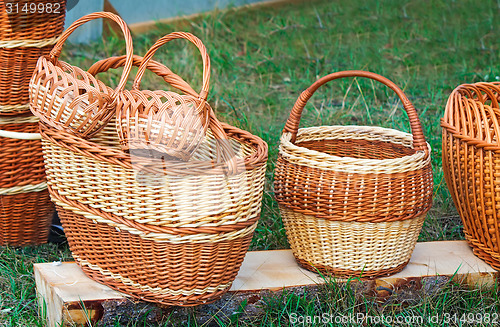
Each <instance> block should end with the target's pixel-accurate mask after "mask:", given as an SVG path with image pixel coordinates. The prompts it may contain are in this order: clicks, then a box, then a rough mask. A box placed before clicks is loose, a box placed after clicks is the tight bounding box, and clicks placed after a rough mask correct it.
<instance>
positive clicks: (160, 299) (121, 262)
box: [57, 206, 253, 306]
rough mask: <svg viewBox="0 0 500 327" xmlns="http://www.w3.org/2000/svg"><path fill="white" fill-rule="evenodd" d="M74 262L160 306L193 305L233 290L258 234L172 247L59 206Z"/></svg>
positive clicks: (111, 284) (110, 284)
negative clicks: (249, 248)
mask: <svg viewBox="0 0 500 327" xmlns="http://www.w3.org/2000/svg"><path fill="white" fill-rule="evenodd" d="M57 212H58V213H59V217H60V218H61V221H62V223H63V227H64V231H65V234H66V237H67V239H68V243H69V247H70V250H71V253H72V254H73V258H74V259H75V261H76V262H77V263H78V265H79V266H80V267H81V268H82V270H83V272H84V273H85V274H86V275H87V276H88V277H89V278H91V279H93V280H95V281H97V282H100V283H102V284H105V285H106V286H108V287H110V288H112V289H114V290H117V291H119V292H122V293H125V294H129V295H131V296H134V297H136V298H139V299H142V300H145V301H149V302H156V303H158V304H161V305H169V306H171V305H176V306H194V305H200V304H207V303H211V302H214V301H216V300H218V299H219V298H220V297H221V296H222V295H223V294H225V293H226V292H227V291H229V289H230V288H231V284H232V282H233V280H234V279H235V278H236V275H237V274H238V271H239V268H240V266H241V263H242V262H243V259H244V257H245V254H246V252H247V250H248V247H249V245H250V242H251V240H252V235H253V233H250V234H248V235H245V236H243V237H239V238H235V239H230V240H227V241H221V242H205V243H179V244H174V243H169V242H159V241H158V242H157V241H153V240H149V239H144V238H141V237H140V236H138V235H134V234H132V233H129V232H127V231H120V230H119V229H117V228H115V227H113V226H110V225H108V224H105V223H102V222H94V221H93V220H92V219H89V218H86V217H85V216H83V215H81V214H78V213H75V212H73V211H71V210H68V209H65V208H63V207H61V206H57Z"/></svg>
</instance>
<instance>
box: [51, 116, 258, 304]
mask: <svg viewBox="0 0 500 327" xmlns="http://www.w3.org/2000/svg"><path fill="white" fill-rule="evenodd" d="M212 114H213V113H212ZM212 117H213V116H212ZM114 124H115V121H114V120H113V121H112V122H110V124H108V125H107V126H106V127H105V128H104V129H103V130H102V131H101V132H100V133H98V134H97V135H96V136H95V137H94V138H92V139H91V140H88V141H86V140H82V139H80V138H78V137H76V136H74V135H72V134H69V133H64V132H60V131H56V130H53V129H51V128H47V127H46V126H43V125H42V137H43V145H44V153H45V160H46V161H45V163H46V169H47V176H48V185H49V190H50V193H51V197H52V200H53V201H54V202H55V203H56V204H57V205H58V206H59V207H60V208H61V211H60V215H61V219H62V223H63V226H64V228H65V231H66V235H67V237H68V242H69V245H70V248H71V251H72V253H73V255H74V257H75V260H77V262H78V263H79V264H80V265H81V267H82V269H83V270H84V271H85V273H86V274H87V275H89V276H90V277H91V278H93V279H95V280H97V281H101V282H103V283H105V284H106V285H108V286H110V287H112V288H114V289H117V290H119V291H121V292H124V293H127V294H131V295H133V296H136V297H140V298H143V299H145V300H148V301H154V302H158V303H163V304H168V305H196V304H201V303H205V302H210V301H213V300H215V299H217V298H218V297H220V296H221V295H222V294H223V293H224V292H226V291H227V290H228V289H229V287H230V285H231V282H232V281H233V280H234V278H235V277H236V274H237V272H238V270H239V267H240V265H241V262H242V260H243V257H244V254H245V252H246V251H247V250H248V245H249V243H250V240H251V237H252V234H253V230H254V229H255V226H256V223H257V221H258V217H259V215H260V209H261V198H262V191H263V186H264V173H265V163H266V160H267V146H266V144H265V143H264V142H263V141H262V140H261V139H260V138H258V137H256V136H253V135H251V134H250V133H248V132H245V131H242V130H239V129H237V128H235V127H231V126H229V125H225V124H223V125H222V127H223V130H224V131H225V133H226V134H227V135H228V137H229V140H230V144H231V146H232V148H233V150H234V153H235V154H236V157H237V161H238V162H239V163H240V166H239V167H240V168H241V169H240V171H239V172H235V173H233V174H229V175H228V174H227V173H225V172H226V171H227V169H226V163H224V162H217V161H216V158H217V151H215V150H216V148H217V145H216V143H217V142H216V140H215V139H214V138H213V136H212V135H213V134H212V133H211V132H210V133H208V136H207V138H206V140H205V141H204V142H203V143H202V144H201V145H200V146H199V148H198V149H197V151H196V152H195V153H194V155H193V157H192V159H191V161H188V162H183V161H166V160H162V159H161V158H159V157H158V156H156V157H155V155H158V154H157V153H153V154H152V156H151V157H149V158H146V157H144V156H139V155H136V154H134V153H132V154H127V153H124V152H122V151H121V150H120V146H119V140H118V137H117V134H116V130H115V126H114ZM163 159H165V158H163Z"/></svg>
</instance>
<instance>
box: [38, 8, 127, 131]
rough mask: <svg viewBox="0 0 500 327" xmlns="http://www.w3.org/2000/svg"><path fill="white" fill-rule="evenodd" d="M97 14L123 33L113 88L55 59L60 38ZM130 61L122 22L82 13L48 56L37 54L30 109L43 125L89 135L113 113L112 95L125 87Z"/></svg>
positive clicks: (60, 49)
mask: <svg viewBox="0 0 500 327" xmlns="http://www.w3.org/2000/svg"><path fill="white" fill-rule="evenodd" d="M98 18H109V19H111V20H113V21H114V22H116V23H117V24H118V25H119V26H120V28H121V29H122V31H123V34H124V36H125V42H126V52H127V60H126V62H125V64H124V70H123V75H122V78H121V79H120V82H119V84H118V86H117V88H116V90H113V89H111V88H109V87H108V86H106V85H105V84H104V83H103V82H101V81H99V80H97V79H96V78H95V77H94V76H93V75H92V74H90V73H88V72H86V71H84V70H82V69H80V68H78V67H76V66H71V65H69V64H67V63H65V62H62V61H59V60H58V57H59V55H60V53H61V51H62V47H63V45H64V42H65V41H66V39H67V38H68V37H69V36H70V35H71V33H73V31H74V30H75V29H76V28H78V27H79V26H81V25H83V24H85V23H86V22H89V21H91V20H94V19H98ZM132 62H133V58H132V37H131V35H130V31H129V30H128V28H127V25H126V24H125V22H124V21H123V20H122V19H121V18H120V17H118V16H116V15H114V14H111V13H105V12H101V13H93V14H90V15H86V16H84V17H82V18H80V19H78V20H77V21H75V22H74V23H73V24H72V25H71V26H70V27H69V28H68V29H67V30H65V31H64V33H63V34H62V35H61V37H60V38H59V40H58V42H57V43H56V45H55V46H54V48H53V49H52V51H51V52H50V54H49V55H48V56H42V57H40V58H39V60H38V62H37V64H36V69H35V72H34V73H33V76H32V77H31V80H30V85H29V93H30V109H31V111H32V112H33V114H34V115H35V116H37V117H39V118H40V120H41V121H42V122H43V123H44V124H46V125H50V126H52V127H54V128H56V129H59V130H61V131H66V132H69V133H74V134H76V135H79V136H80V137H82V138H89V137H91V136H92V135H94V134H96V133H98V132H99V131H100V130H101V129H102V128H104V126H105V125H106V124H107V123H108V122H109V121H110V120H111V118H112V117H113V116H114V114H115V112H114V111H115V107H116V101H115V99H116V97H115V96H114V95H115V94H116V93H118V92H119V91H121V90H123V88H124V87H125V84H126V82H127V77H128V74H129V73H130V70H131V68H132Z"/></svg>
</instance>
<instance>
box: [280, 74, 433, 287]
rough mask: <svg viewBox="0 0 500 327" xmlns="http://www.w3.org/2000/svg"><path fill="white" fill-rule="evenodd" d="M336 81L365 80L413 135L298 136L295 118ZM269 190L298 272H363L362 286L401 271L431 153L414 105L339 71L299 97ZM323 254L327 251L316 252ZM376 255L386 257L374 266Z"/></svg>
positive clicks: (329, 132)
mask: <svg viewBox="0 0 500 327" xmlns="http://www.w3.org/2000/svg"><path fill="white" fill-rule="evenodd" d="M342 77H367V78H371V79H374V80H376V81H379V82H381V83H383V84H385V85H386V86H388V87H390V88H391V89H392V90H393V91H395V92H396V94H397V95H398V96H399V98H400V99H401V101H402V103H403V106H404V108H405V110H406V112H407V113H408V117H409V118H410V125H411V128H412V134H413V135H412V134H407V133H403V132H399V131H396V130H391V129H387V128H380V127H368V126H321V127H310V128H302V129H300V130H299V122H300V117H301V114H302V110H303V109H304V107H305V105H306V103H307V101H308V100H309V99H310V97H311V96H312V95H313V94H314V92H315V91H316V90H317V89H318V88H319V87H320V86H321V85H323V84H325V83H326V82H328V81H331V80H334V79H337V78H342ZM274 189H275V194H276V199H277V200H278V203H279V204H280V208H281V213H282V217H283V220H284V221H285V227H286V229H287V235H288V237H289V241H290V245H291V247H292V249H293V252H294V254H295V255H296V259H297V261H298V262H299V263H300V264H301V265H303V266H304V267H308V268H309V269H310V270H312V271H316V269H320V270H322V271H329V272H333V273H335V274H339V275H342V276H347V275H354V276H359V275H360V273H361V271H363V276H364V277H366V278H372V277H376V276H379V275H386V274H390V273H394V272H396V271H398V270H401V269H402V268H403V267H404V266H405V265H406V263H407V261H408V259H409V257H410V256H411V252H412V251H413V248H414V246H415V242H416V239H417V238H416V236H418V234H419V232H420V227H421V226H422V221H423V220H424V217H425V214H426V213H427V211H428V210H429V209H430V206H431V203H432V191H433V185H432V170H431V165H430V146H429V145H428V144H427V143H426V142H425V138H424V135H423V133H422V128H421V126H420V121H419V120H418V116H417V113H416V111H415V109H414V107H413V105H412V104H411V103H410V102H409V100H408V98H407V97H406V95H405V94H404V93H403V92H402V91H401V89H399V88H398V87H397V86H396V85H395V84H394V83H392V82H391V81H389V80H387V79H386V78H384V77H382V76H380V75H377V74H373V73H369V72H364V71H346V72H339V73H334V74H330V75H327V76H325V77H323V78H321V79H320V80H318V81H317V82H316V83H314V84H313V85H312V86H311V87H309V88H308V89H307V90H305V91H304V92H303V93H302V94H301V96H300V97H299V99H298V100H297V102H296V103H295V105H294V107H293V109H292V113H291V114H290V117H289V119H288V121H287V123H286V125H285V128H284V130H283V135H282V137H281V143H280V152H279V156H278V161H277V164H276V170H275V182H274ZM314 220H316V222H313V221H314ZM318 226H323V227H325V228H324V229H323V228H320V227H318ZM326 226H328V227H326ZM348 226H351V227H348ZM361 226H363V227H361ZM367 226H370V227H369V228H368V227H367ZM409 226H411V227H409ZM349 228H350V229H352V231H351V232H349V233H348V232H347V231H348V230H349ZM388 231H390V232H388ZM384 233H385V234H384ZM387 233H390V234H391V235H392V236H393V237H395V239H392V237H389V236H387ZM384 235H385V236H384ZM415 235H416V236H415ZM351 236H352V237H351ZM314 238H316V239H317V240H315V241H314V242H313V241H312V240H313V239H314ZM307 244H311V245H307ZM318 244H319V245H318ZM358 246H361V247H363V251H362V252H360V253H359V255H357V253H356V254H353V253H351V256H348V255H343V251H346V249H351V250H353V249H358V251H360V250H359V249H360V248H359V247H358ZM326 248H330V250H329V251H326V250H319V249H326ZM375 248H378V249H380V250H381V251H382V250H383V251H385V253H387V256H386V257H385V258H383V259H380V258H377V257H378V256H379V253H378V252H377V251H374V250H373V249H375ZM337 251H340V252H339V253H337ZM299 254H300V256H299ZM313 265H314V267H313Z"/></svg>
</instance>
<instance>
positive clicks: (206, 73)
mask: <svg viewBox="0 0 500 327" xmlns="http://www.w3.org/2000/svg"><path fill="white" fill-rule="evenodd" d="M175 39H186V40H188V41H191V42H192V43H193V44H194V45H196V47H198V49H199V50H200V53H201V58H202V60H203V83H202V87H201V91H200V93H199V95H197V96H198V97H199V98H200V99H202V100H204V101H207V97H208V89H209V87H210V85H209V82H210V57H209V56H208V53H207V49H206V48H205V45H204V44H203V42H201V40H200V39H199V38H197V37H196V36H194V35H193V34H191V33H185V32H174V33H170V34H168V35H165V36H164V37H162V38H160V39H159V40H158V41H156V42H155V44H153V46H152V47H151V48H150V49H149V50H148V52H147V53H146V54H145V55H144V60H143V62H142V65H141V66H140V67H139V70H138V71H137V76H136V77H135V80H134V84H133V86H132V87H133V88H134V89H137V90H138V89H139V88H140V85H141V80H142V77H143V75H144V72H145V71H146V67H147V65H148V62H149V61H150V60H151V58H152V57H153V56H154V54H155V52H156V50H158V48H160V47H161V46H163V45H164V44H166V43H168V42H170V41H172V40H175ZM176 82H177V80H172V81H171V82H170V84H171V85H172V86H173V87H175V88H178V89H180V90H183V89H184V88H185V85H184V83H180V84H177V83H176Z"/></svg>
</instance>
